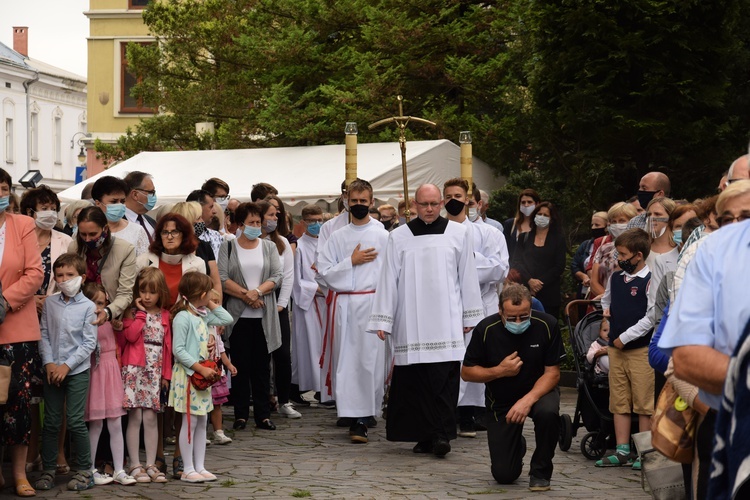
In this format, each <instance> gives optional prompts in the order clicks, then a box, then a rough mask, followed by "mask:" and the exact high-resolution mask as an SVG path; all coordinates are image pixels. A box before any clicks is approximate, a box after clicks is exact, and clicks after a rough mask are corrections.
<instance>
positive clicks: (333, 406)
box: [318, 400, 336, 410]
mask: <svg viewBox="0 0 750 500" xmlns="http://www.w3.org/2000/svg"><path fill="white" fill-rule="evenodd" d="M318 406H320V407H321V408H325V409H326V410H335V409H336V401H333V400H331V401H323V402H322V403H319V404H318Z"/></svg>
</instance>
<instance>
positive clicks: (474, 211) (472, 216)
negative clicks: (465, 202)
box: [469, 208, 479, 222]
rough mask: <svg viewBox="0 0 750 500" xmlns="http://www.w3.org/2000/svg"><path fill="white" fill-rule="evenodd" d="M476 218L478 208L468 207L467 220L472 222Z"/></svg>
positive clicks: (477, 216)
mask: <svg viewBox="0 0 750 500" xmlns="http://www.w3.org/2000/svg"><path fill="white" fill-rule="evenodd" d="M478 218H479V210H477V209H476V208H470V209H469V220H470V221H471V222H474V221H475V220H477V219H478Z"/></svg>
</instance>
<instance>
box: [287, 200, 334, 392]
mask: <svg viewBox="0 0 750 500" xmlns="http://www.w3.org/2000/svg"><path fill="white" fill-rule="evenodd" d="M302 222H303V224H304V225H305V233H304V234H303V235H302V236H301V237H300V238H299V239H298V240H297V253H296V254H295V255H294V286H293V287H292V298H293V299H294V300H293V301H292V304H293V307H294V321H293V322H292V332H293V335H294V343H293V345H294V349H293V350H292V391H291V396H290V398H291V399H292V400H293V401H294V402H295V403H297V404H299V403H300V402H302V404H305V401H303V399H302V396H301V394H300V393H301V392H307V391H315V392H320V354H321V349H322V346H323V328H324V327H325V319H326V301H325V296H324V294H323V291H322V290H321V289H320V286H319V285H318V282H317V281H315V270H314V269H313V267H314V264H315V254H316V253H317V248H318V233H319V232H320V227H321V225H322V223H323V211H322V210H321V209H320V207H319V206H317V205H307V206H306V207H305V208H303V209H302Z"/></svg>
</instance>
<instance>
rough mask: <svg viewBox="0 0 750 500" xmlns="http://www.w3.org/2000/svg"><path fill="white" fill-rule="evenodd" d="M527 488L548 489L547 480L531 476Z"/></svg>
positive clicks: (533, 489) (532, 489)
mask: <svg viewBox="0 0 750 500" xmlns="http://www.w3.org/2000/svg"><path fill="white" fill-rule="evenodd" d="M529 489H530V490H531V491H549V481H547V480H546V479H542V478H540V477H534V476H531V478H530V479H529Z"/></svg>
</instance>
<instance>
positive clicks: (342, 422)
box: [336, 417, 357, 427]
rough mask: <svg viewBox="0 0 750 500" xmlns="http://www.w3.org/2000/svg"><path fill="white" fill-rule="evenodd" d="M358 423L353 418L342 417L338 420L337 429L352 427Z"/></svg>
mask: <svg viewBox="0 0 750 500" xmlns="http://www.w3.org/2000/svg"><path fill="white" fill-rule="evenodd" d="M356 422H357V421H356V420H355V419H353V418H351V417H341V418H340V419H338V420H336V427H351V426H353V425H354V424H355V423H356Z"/></svg>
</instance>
